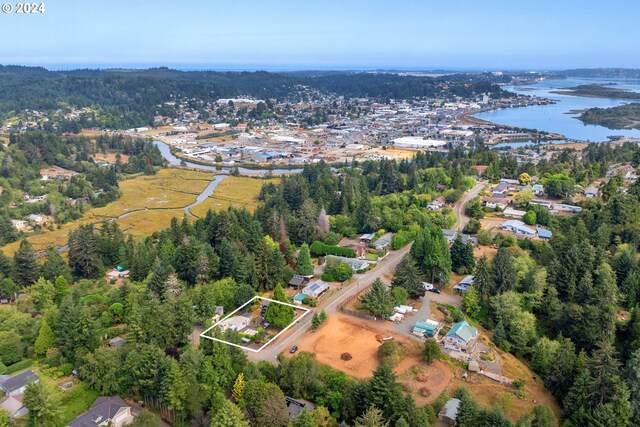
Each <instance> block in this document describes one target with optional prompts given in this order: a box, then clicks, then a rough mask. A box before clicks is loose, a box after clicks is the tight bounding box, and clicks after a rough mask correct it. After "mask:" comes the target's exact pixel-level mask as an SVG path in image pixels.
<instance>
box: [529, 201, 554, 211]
mask: <svg viewBox="0 0 640 427" xmlns="http://www.w3.org/2000/svg"><path fill="white" fill-rule="evenodd" d="M529 204H530V205H538V206H542V207H543V208H545V209H548V210H551V209H553V203H551V202H548V201H546V200H539V199H533V200H532V201H530V202H529Z"/></svg>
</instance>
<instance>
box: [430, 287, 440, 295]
mask: <svg viewBox="0 0 640 427" xmlns="http://www.w3.org/2000/svg"><path fill="white" fill-rule="evenodd" d="M429 292H433V293H434V294H439V293H440V289H438V288H431V289H429Z"/></svg>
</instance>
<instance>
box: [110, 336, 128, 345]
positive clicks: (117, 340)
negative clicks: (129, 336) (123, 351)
mask: <svg viewBox="0 0 640 427" xmlns="http://www.w3.org/2000/svg"><path fill="white" fill-rule="evenodd" d="M124 342H125V341H124V338H122V337H115V338H111V339H110V340H109V341H108V344H107V345H108V346H109V347H115V348H121V347H123V346H124Z"/></svg>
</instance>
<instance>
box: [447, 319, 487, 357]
mask: <svg viewBox="0 0 640 427" xmlns="http://www.w3.org/2000/svg"><path fill="white" fill-rule="evenodd" d="M478 336H479V334H478V329H476V328H474V327H473V326H471V325H469V324H468V323H467V322H466V321H465V320H463V321H462V322H458V323H456V324H454V325H453V326H452V327H451V329H450V330H449V332H447V335H445V337H444V338H443V340H442V342H443V344H444V348H446V349H449V350H456V351H464V352H467V353H471V352H472V351H473V350H474V349H475V347H476V344H477V342H478Z"/></svg>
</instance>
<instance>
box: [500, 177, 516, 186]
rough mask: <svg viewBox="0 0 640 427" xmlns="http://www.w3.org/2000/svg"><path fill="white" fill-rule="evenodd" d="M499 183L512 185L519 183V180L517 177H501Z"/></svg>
mask: <svg viewBox="0 0 640 427" xmlns="http://www.w3.org/2000/svg"><path fill="white" fill-rule="evenodd" d="M500 184H507V185H509V186H514V185H518V184H520V181H518V180H517V179H509V178H501V179H500Z"/></svg>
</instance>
